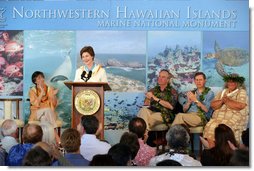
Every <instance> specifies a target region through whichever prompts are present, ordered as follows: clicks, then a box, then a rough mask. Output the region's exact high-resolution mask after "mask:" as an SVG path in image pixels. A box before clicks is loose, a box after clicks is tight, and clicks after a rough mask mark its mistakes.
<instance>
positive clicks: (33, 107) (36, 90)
mask: <svg viewBox="0 0 254 171" xmlns="http://www.w3.org/2000/svg"><path fill="white" fill-rule="evenodd" d="M31 79H32V82H33V83H34V86H33V87H32V88H30V90H29V98H30V111H31V114H30V116H29V121H34V120H39V121H44V122H49V123H50V124H51V125H52V126H53V127H54V128H56V127H57V124H56V119H57V113H56V111H55V109H56V107H57V105H58V100H57V96H56V94H57V93H58V89H55V88H53V87H51V86H48V85H47V84H46V82H45V76H44V73H43V72H41V71H35V72H34V73H33V74H32V78H31ZM54 135H55V139H56V142H57V143H59V139H60V138H59V136H58V134H57V131H56V129H54Z"/></svg>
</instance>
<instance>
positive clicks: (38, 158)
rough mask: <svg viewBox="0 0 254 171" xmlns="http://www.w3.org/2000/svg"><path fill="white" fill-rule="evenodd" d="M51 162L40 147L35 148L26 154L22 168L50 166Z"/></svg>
mask: <svg viewBox="0 0 254 171" xmlns="http://www.w3.org/2000/svg"><path fill="white" fill-rule="evenodd" d="M51 162H52V160H51V157H50V155H49V154H48V153H47V152H46V151H45V150H43V149H42V148H41V147H40V146H36V147H33V148H32V149H31V150H29V151H28V152H27V153H26V155H25V157H24V159H23V166H50V165H51Z"/></svg>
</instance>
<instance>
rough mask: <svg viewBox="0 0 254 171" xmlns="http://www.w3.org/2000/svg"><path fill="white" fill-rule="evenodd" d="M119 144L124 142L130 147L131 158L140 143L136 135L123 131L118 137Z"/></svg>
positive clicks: (133, 156) (136, 152) (136, 151)
mask: <svg viewBox="0 0 254 171" xmlns="http://www.w3.org/2000/svg"><path fill="white" fill-rule="evenodd" d="M120 143H121V144H126V145H128V146H129V147H130V149H131V159H132V160H133V159H134V158H135V157H136V155H137V154H138V151H139V148H140V145H139V142H138V136H137V135H136V134H135V133H132V132H125V133H124V134H123V135H122V136H121V139H120Z"/></svg>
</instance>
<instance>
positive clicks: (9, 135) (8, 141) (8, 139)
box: [1, 119, 18, 153]
mask: <svg viewBox="0 0 254 171" xmlns="http://www.w3.org/2000/svg"><path fill="white" fill-rule="evenodd" d="M1 130H2V135H3V138H2V139H1V144H2V148H3V149H5V151H6V152H7V153H9V151H10V149H11V147H12V146H14V145H17V144H18V142H17V140H16V138H17V134H18V132H17V131H18V127H17V124H16V122H15V121H14V120H11V119H7V120H5V121H4V122H3V123H2V126H1Z"/></svg>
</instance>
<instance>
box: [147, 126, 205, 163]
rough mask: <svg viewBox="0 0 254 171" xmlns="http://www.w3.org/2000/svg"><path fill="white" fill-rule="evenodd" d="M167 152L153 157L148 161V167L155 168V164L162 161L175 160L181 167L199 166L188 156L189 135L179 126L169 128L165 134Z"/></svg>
mask: <svg viewBox="0 0 254 171" xmlns="http://www.w3.org/2000/svg"><path fill="white" fill-rule="evenodd" d="M166 139H167V141H168V146H169V151H168V152H166V153H164V154H161V155H159V156H155V157H153V158H152V159H151V160H150V163H149V165H150V166H156V164H157V163H159V162H161V161H163V160H167V159H170V160H175V161H177V162H179V163H180V164H181V165H182V166H201V163H200V162H199V161H198V160H195V159H193V158H192V157H190V155H189V154H188V147H189V142H190V135H189V133H188V132H187V130H186V129H185V128H184V127H183V126H181V125H174V126H172V127H170V129H169V130H168V132H167V134H166Z"/></svg>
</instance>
